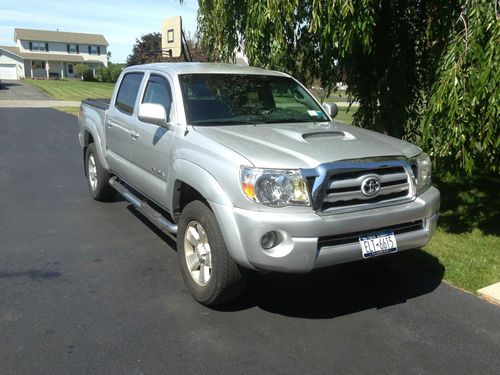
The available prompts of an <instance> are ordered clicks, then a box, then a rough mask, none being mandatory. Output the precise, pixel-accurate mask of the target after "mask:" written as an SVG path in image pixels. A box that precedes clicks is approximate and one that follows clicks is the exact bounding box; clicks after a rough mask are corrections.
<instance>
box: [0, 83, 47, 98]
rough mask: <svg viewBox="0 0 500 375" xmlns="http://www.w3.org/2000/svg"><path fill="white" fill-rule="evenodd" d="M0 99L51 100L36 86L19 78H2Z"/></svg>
mask: <svg viewBox="0 0 500 375" xmlns="http://www.w3.org/2000/svg"><path fill="white" fill-rule="evenodd" d="M1 100H51V98H50V97H49V96H48V95H47V94H45V93H44V92H42V91H41V90H39V89H38V88H37V87H35V86H33V85H30V84H29V83H26V82H23V81H21V80H6V79H3V80H2V89H1V90H0V101H1Z"/></svg>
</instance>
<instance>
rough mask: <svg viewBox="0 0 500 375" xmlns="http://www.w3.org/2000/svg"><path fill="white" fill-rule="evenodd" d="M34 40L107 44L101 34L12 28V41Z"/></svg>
mask: <svg viewBox="0 0 500 375" xmlns="http://www.w3.org/2000/svg"><path fill="white" fill-rule="evenodd" d="M18 39H22V40H34V41H40V42H61V43H75V44H91V45H99V46H107V45H109V44H108V42H107V41H106V38H104V36H103V35H101V34H85V33H69V32H66V31H51V30H36V29H17V28H16V29H14V41H15V42H17V40H18Z"/></svg>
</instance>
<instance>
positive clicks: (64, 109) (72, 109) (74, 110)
mask: <svg viewBox="0 0 500 375" xmlns="http://www.w3.org/2000/svg"><path fill="white" fill-rule="evenodd" d="M52 108H54V109H57V110H58V111H61V112H66V113H69V114H70V115H74V116H77V117H78V113H79V111H80V107H52Z"/></svg>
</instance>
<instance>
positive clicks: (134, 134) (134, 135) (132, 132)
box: [130, 130, 139, 139]
mask: <svg viewBox="0 0 500 375" xmlns="http://www.w3.org/2000/svg"><path fill="white" fill-rule="evenodd" d="M130 136H131V137H132V138H134V139H137V138H139V133H138V132H136V131H135V130H131V131H130Z"/></svg>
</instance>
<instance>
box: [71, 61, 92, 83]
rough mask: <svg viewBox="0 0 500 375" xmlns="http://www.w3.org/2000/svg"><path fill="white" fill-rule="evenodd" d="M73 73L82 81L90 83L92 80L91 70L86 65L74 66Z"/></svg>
mask: <svg viewBox="0 0 500 375" xmlns="http://www.w3.org/2000/svg"><path fill="white" fill-rule="evenodd" d="M75 73H76V74H77V75H78V76H80V77H82V79H83V80H84V81H92V80H93V79H94V72H93V71H92V68H91V67H90V66H88V65H86V64H77V65H75Z"/></svg>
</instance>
